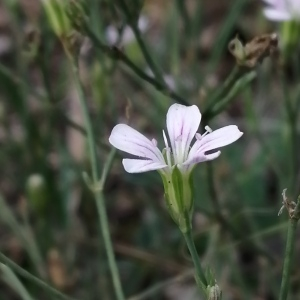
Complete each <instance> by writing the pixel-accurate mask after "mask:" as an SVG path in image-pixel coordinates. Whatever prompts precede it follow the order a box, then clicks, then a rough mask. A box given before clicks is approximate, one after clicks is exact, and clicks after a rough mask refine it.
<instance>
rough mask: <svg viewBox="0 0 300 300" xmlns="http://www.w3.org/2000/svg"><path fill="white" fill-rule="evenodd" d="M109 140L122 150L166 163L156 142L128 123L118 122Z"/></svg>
mask: <svg viewBox="0 0 300 300" xmlns="http://www.w3.org/2000/svg"><path fill="white" fill-rule="evenodd" d="M109 142H110V143H111V144H112V145H113V146H114V147H115V148H117V149H119V150H121V151H124V152H127V153H130V154H133V155H136V156H139V157H143V158H147V159H150V160H152V161H154V162H159V163H161V164H165V160H164V158H163V155H162V153H161V152H160V150H159V149H158V148H157V147H156V146H155V144H154V143H153V142H151V141H150V140H149V139H148V138H146V137H145V136H144V135H142V134H141V133H139V132H138V131H137V130H135V129H133V128H132V127H130V126H128V125H126V124H118V125H116V126H115V127H114V128H113V130H112V132H111V135H110V137H109Z"/></svg>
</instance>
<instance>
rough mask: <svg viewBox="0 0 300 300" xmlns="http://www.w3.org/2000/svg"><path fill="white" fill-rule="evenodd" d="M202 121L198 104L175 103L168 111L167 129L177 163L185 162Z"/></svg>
mask: <svg viewBox="0 0 300 300" xmlns="http://www.w3.org/2000/svg"><path fill="white" fill-rule="evenodd" d="M200 121H201V113H200V111H199V109H198V107H197V106H196V105H192V106H184V105H181V104H173V105H172V106H171V107H170V108H169V110H168V113H167V129H168V133H169V137H170V142H171V146H172V150H173V155H174V160H175V163H183V161H184V159H186V157H187V154H188V150H189V147H190V144H191V141H192V139H193V137H194V136H195V134H196V132H197V130H198V127H199V124H200Z"/></svg>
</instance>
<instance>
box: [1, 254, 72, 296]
mask: <svg viewBox="0 0 300 300" xmlns="http://www.w3.org/2000/svg"><path fill="white" fill-rule="evenodd" d="M0 261H1V262H2V263H3V264H5V265H7V266H8V267H10V268H11V269H12V270H13V271H14V272H15V273H17V274H19V275H20V276H22V277H23V278H26V279H27V280H29V281H30V282H32V283H34V284H35V285H37V286H39V287H40V288H42V289H44V290H45V291H47V292H48V293H49V294H51V295H53V296H55V297H56V299H61V300H76V299H74V298H71V297H69V296H67V295H64V294H63V293H61V292H60V291H58V290H56V289H55V288H53V287H51V286H50V285H48V284H47V283H46V282H44V281H43V280H41V279H39V278H37V277H35V276H33V275H32V274H30V273H29V272H27V271H26V270H24V269H22V268H21V267H19V266H18V265H17V264H16V263H14V262H13V261H12V260H10V259H9V258H8V257H6V256H5V255H4V254H3V253H1V252H0Z"/></svg>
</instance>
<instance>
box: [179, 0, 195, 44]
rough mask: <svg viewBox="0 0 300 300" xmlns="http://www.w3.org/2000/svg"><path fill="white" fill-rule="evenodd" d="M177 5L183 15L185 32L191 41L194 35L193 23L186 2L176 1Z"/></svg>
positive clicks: (182, 0)
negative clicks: (192, 34)
mask: <svg viewBox="0 0 300 300" xmlns="http://www.w3.org/2000/svg"><path fill="white" fill-rule="evenodd" d="M176 5H177V9H178V12H179V13H180V14H181V18H182V20H183V23H184V31H185V34H186V39H187V40H188V41H189V39H190V37H191V33H192V23H191V18H190V16H189V13H188V10H187V7H186V2H185V1H184V0H176Z"/></svg>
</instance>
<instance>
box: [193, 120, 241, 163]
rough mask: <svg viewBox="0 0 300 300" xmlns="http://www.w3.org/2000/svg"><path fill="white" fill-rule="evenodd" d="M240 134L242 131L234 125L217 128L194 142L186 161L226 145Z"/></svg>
mask: <svg viewBox="0 0 300 300" xmlns="http://www.w3.org/2000/svg"><path fill="white" fill-rule="evenodd" d="M242 135H243V133H242V132H241V131H239V129H238V127H237V126H235V125H230V126H226V127H223V128H220V129H217V130H215V131H213V132H212V133H210V134H208V135H206V136H204V137H203V138H202V139H201V140H197V141H196V142H195V144H194V145H193V147H192V148H191V151H190V153H189V156H188V161H190V160H193V157H198V156H199V155H200V154H204V153H205V152H207V151H210V150H214V149H217V148H220V147H224V146H227V145H229V144H231V143H233V142H235V141H236V140H238V139H239V138H240V137H241V136H242Z"/></svg>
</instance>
